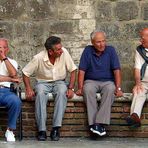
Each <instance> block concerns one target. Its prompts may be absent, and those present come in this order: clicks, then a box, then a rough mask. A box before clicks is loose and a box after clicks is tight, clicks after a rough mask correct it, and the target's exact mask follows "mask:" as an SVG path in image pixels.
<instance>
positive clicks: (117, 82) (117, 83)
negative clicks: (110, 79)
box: [114, 69, 121, 88]
mask: <svg viewBox="0 0 148 148" xmlns="http://www.w3.org/2000/svg"><path fill="white" fill-rule="evenodd" d="M114 78H115V86H116V88H120V87H121V71H120V70H119V69H117V70H114Z"/></svg>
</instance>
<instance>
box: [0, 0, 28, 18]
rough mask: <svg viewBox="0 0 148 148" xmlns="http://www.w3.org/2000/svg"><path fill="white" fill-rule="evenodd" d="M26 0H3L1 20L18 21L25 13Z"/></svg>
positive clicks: (0, 4) (0, 6)
mask: <svg viewBox="0 0 148 148" xmlns="http://www.w3.org/2000/svg"><path fill="white" fill-rule="evenodd" d="M25 6H26V5H25V0H3V1H1V2H0V20H5V19H17V18H19V17H20V16H21V15H23V13H25Z"/></svg>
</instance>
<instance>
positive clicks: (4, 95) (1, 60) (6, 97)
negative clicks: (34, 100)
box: [0, 38, 21, 142]
mask: <svg viewBox="0 0 148 148" xmlns="http://www.w3.org/2000/svg"><path fill="white" fill-rule="evenodd" d="M8 51H9V47H8V42H7V40H6V39H3V38H0V106H5V107H7V109H8V126H7V130H6V133H5V137H6V140H7V141H10V142H13V141H15V135H14V133H13V130H15V129H16V122H17V118H18V116H19V114H20V110H21V101H20V99H19V98H18V96H17V95H16V94H15V93H14V92H11V90H10V84H11V83H12V82H15V83H19V82H20V80H19V78H18V77H17V67H18V64H17V62H16V61H15V60H13V59H10V58H8V57H7V53H8Z"/></svg>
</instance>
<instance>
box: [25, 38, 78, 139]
mask: <svg viewBox="0 0 148 148" xmlns="http://www.w3.org/2000/svg"><path fill="white" fill-rule="evenodd" d="M45 48H46V50H43V51H41V52H40V53H39V54H37V55H35V56H34V58H33V59H32V60H31V61H30V62H29V63H28V64H27V65H26V66H25V67H24V68H23V79H24V83H25V87H26V96H27V99H31V98H32V97H33V96H34V95H35V93H36V99H35V114H36V121H37V125H38V131H39V133H38V140H39V141H45V140H46V138H47V136H46V119H47V111H46V106H47V102H48V99H49V97H48V93H49V92H52V94H53V97H54V99H55V101H54V102H55V104H54V105H55V106H54V115H53V122H52V130H51V133H50V137H51V140H54V141H57V140H59V138H60V132H59V128H60V127H61V126H62V119H63V116H64V112H65V109H66V104H67V98H72V96H73V95H74V92H73V88H74V82H75V72H76V69H77V67H76V65H75V64H74V62H73V60H72V58H71V56H70V54H69V53H68V51H67V50H66V49H65V48H64V47H62V44H61V39H60V38H59V37H56V36H51V37H49V38H48V39H47V40H46V42H45ZM67 72H69V73H70V82H69V85H68V89H67V85H66V83H65V78H66V76H67ZM33 73H35V76H36V80H37V84H36V86H35V92H34V91H33V89H32V88H31V85H30V78H29V77H30V76H31V75H32V74H33Z"/></svg>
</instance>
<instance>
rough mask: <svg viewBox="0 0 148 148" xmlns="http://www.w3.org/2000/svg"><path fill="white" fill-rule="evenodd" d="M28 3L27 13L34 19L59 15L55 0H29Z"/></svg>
mask: <svg viewBox="0 0 148 148" xmlns="http://www.w3.org/2000/svg"><path fill="white" fill-rule="evenodd" d="M27 5H28V10H27V14H28V15H29V17H30V18H31V19H33V20H43V19H51V18H56V17H57V7H56V2H55V1H54V0H48V1H44V0H28V1H27Z"/></svg>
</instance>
